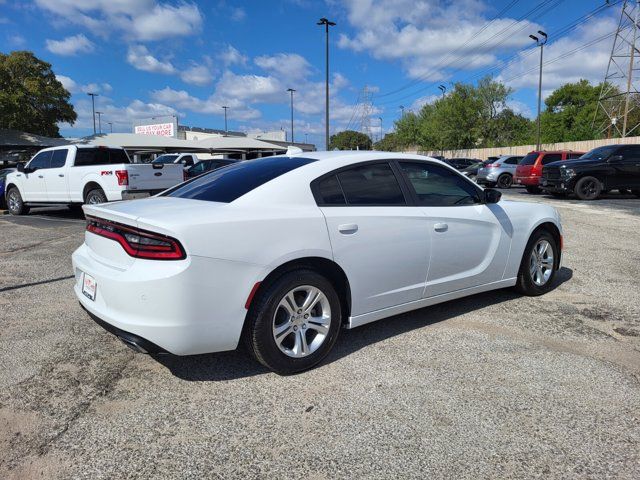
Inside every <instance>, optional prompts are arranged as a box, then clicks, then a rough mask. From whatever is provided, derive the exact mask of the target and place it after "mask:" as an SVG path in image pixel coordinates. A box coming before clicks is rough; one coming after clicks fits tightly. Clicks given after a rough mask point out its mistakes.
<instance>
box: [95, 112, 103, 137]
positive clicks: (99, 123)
mask: <svg viewBox="0 0 640 480" xmlns="http://www.w3.org/2000/svg"><path fill="white" fill-rule="evenodd" d="M96 115H98V133H102V117H101V115H102V112H96Z"/></svg>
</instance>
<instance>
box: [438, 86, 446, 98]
mask: <svg viewBox="0 0 640 480" xmlns="http://www.w3.org/2000/svg"><path fill="white" fill-rule="evenodd" d="M438 90H440V91H441V92H442V98H444V94H445V93H446V92H447V87H445V86H444V85H438Z"/></svg>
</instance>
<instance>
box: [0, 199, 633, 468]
mask: <svg viewBox="0 0 640 480" xmlns="http://www.w3.org/2000/svg"><path fill="white" fill-rule="evenodd" d="M505 195H506V197H510V198H515V199H518V200H520V199H527V200H531V199H533V200H534V201H541V202H546V203H551V204H553V205H554V206H557V207H558V208H559V209H560V212H561V214H562V217H563V223H564V228H565V246H566V254H565V257H564V268H563V269H562V271H561V272H560V275H559V279H558V285H557V287H556V288H555V289H554V290H553V291H552V292H551V293H549V294H547V295H545V296H544V297H540V298H525V297H520V296H518V295H517V294H515V293H513V292H512V291H509V290H503V291H496V292H490V293H487V294H482V295H477V296H473V297H469V298H466V299H462V300H456V301H453V302H449V303H446V304H442V305H438V306H434V307H430V308H425V309H422V310H419V311H415V312H411V313H408V314H404V315H400V316H397V317H393V318H391V319H388V320H383V321H380V322H377V323H374V324H370V325H366V326H364V327H361V328H359V329H355V330H352V331H343V332H342V333H341V337H340V339H339V340H338V343H337V345H336V348H335V351H334V352H333V353H332V354H331V355H330V358H329V359H328V360H327V361H325V362H324V364H323V365H321V366H320V367H319V368H316V369H314V370H312V371H309V372H305V373H303V374H300V375H296V376H293V377H280V376H278V375H275V374H272V373H270V372H267V371H266V370H265V369H263V368H262V367H261V366H259V365H258V364H256V363H254V362H253V361H252V360H251V359H249V358H248V357H247V356H246V355H245V354H244V353H242V352H229V353H221V354H212V355H201V356H195V357H170V356H164V357H157V358H153V357H150V356H145V355H140V354H134V353H133V352H132V351H130V350H129V349H127V348H126V347H125V346H124V345H123V344H122V343H120V342H119V341H118V340H116V339H115V338H114V337H112V336H111V335H109V334H107V333H106V332H104V331H103V330H101V329H100V328H99V327H98V326H97V325H95V324H94V323H93V322H92V321H91V320H90V319H89V318H88V317H87V316H86V315H85V314H84V313H83V311H82V310H81V309H80V308H79V306H78V304H77V302H76V301H75V300H74V296H73V293H72V291H71V287H72V281H73V280H72V279H71V277H70V275H71V268H70V258H69V257H70V254H71V252H72V251H73V250H74V249H75V248H76V247H77V246H78V245H79V244H80V243H81V242H82V230H83V228H84V223H83V221H82V220H81V219H79V218H77V217H74V216H73V215H72V214H69V213H67V212H66V211H52V210H41V211H40V212H36V213H34V214H33V215H30V216H29V217H26V218H19V219H15V218H12V217H8V216H6V215H4V216H3V215H0V327H1V329H2V330H1V332H2V334H1V335H0V478H3V479H25V478H48V479H50V478H74V479H85V478H86V479H111V478H141V479H149V478H172V479H173V478H257V477H267V476H269V477H271V478H300V477H309V478H315V479H323V478H394V477H396V478H400V477H402V478H429V477H435V478H459V479H464V478H470V479H472V478H473V479H476V478H495V477H498V478H536V477H543V476H544V477H546V478H563V479H565V478H580V479H584V478H594V479H595V478H597V479H602V478H630V479H631V478H634V479H637V478H640V294H639V293H638V292H639V291H640V276H639V275H638V273H639V272H640V268H639V266H640V249H639V246H640V200H637V199H633V198H630V197H628V198H620V197H614V196H612V197H610V198H608V199H605V200H600V201H597V202H592V203H579V202H577V201H571V200H565V201H561V200H555V199H551V198H547V197H544V196H529V195H526V194H524V193H523V192H522V190H517V189H514V190H510V191H508V192H505Z"/></svg>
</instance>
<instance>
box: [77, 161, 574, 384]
mask: <svg viewBox="0 0 640 480" xmlns="http://www.w3.org/2000/svg"><path fill="white" fill-rule="evenodd" d="M84 211H85V214H86V217H87V229H86V233H85V241H84V244H83V245H82V246H81V247H80V248H78V250H76V252H75V253H74V254H73V268H74V271H75V276H76V284H75V293H76V295H77V297H78V299H79V300H80V303H81V304H82V306H83V307H84V309H85V310H86V311H87V312H88V313H89V314H90V316H91V317H92V318H93V319H94V320H95V321H96V322H98V323H99V324H100V325H101V326H103V327H104V328H105V329H107V330H108V331H110V332H111V333H114V334H115V335H117V336H118V337H120V338H121V339H122V340H123V341H124V342H125V343H127V344H128V345H129V346H131V347H132V348H134V349H135V350H137V351H140V352H148V353H171V354H176V355H190V354H199V353H206V352H217V351H223V350H232V349H235V348H236V347H237V345H238V343H239V341H240V340H241V339H242V340H243V341H244V342H245V343H246V345H247V346H248V347H249V350H250V351H251V352H252V353H253V354H254V356H255V357H256V359H257V360H258V361H260V362H261V363H262V364H264V365H265V366H267V367H268V368H270V369H272V370H274V371H276V372H278V373H283V374H286V373H294V372H298V371H301V370H304V369H308V368H310V367H312V366H314V365H315V364H317V363H318V362H320V361H321V360H322V359H323V358H324V357H325V356H326V355H327V354H328V353H329V351H330V350H331V348H332V347H333V345H334V344H335V342H336V339H337V338H338V334H339V332H340V329H341V327H346V328H354V327H358V326H360V325H363V324H365V323H369V322H373V321H376V320H380V319H382V318H385V317H389V316H392V315H396V314H399V313H402V312H407V311H409V310H414V309H418V308H422V307H426V306H429V305H433V304H436V303H440V302H445V301H448V300H452V299H456V298H459V297H463V296H466V295H472V294H476V293H479V292H485V291H488V290H493V289H498V288H504V287H514V286H515V287H516V289H517V290H518V291H519V292H521V293H522V294H525V295H540V294H543V293H545V292H547V291H549V290H550V289H551V288H552V284H553V281H554V276H555V273H556V272H557V270H558V269H559V268H560V255H561V250H562V230H561V226H560V218H559V216H558V213H557V211H556V210H555V209H554V208H552V207H549V206H545V205H541V204H533V203H523V202H510V201H500V193H499V192H498V191H495V190H491V189H485V190H483V189H482V188H480V187H479V186H478V185H476V184H475V183H473V182H472V181H471V180H469V179H467V178H466V177H465V176H463V175H461V174H460V173H458V172H457V171H456V170H454V169H453V168H451V167H449V166H447V165H445V164H444V163H442V162H440V161H437V160H434V159H431V158H428V157H423V156H416V155H406V154H399V153H384V152H315V153H304V154H302V153H297V154H291V155H285V156H277V157H268V158H263V159H259V160H253V161H249V162H242V163H238V164H236V165H232V166H229V167H226V168H223V169H220V170H216V171H213V172H210V173H208V174H205V175H202V176H199V177H196V178H194V179H192V180H189V181H187V182H185V183H183V184H181V185H178V186H177V187H174V188H173V189H170V190H167V191H165V192H164V193H162V194H160V195H159V196H156V197H152V198H148V199H142V200H133V201H127V202H117V203H110V204H108V205H107V204H104V205H85V206H84Z"/></svg>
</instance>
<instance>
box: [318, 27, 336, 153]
mask: <svg viewBox="0 0 640 480" xmlns="http://www.w3.org/2000/svg"><path fill="white" fill-rule="evenodd" d="M318 25H324V29H325V32H326V54H325V58H326V66H325V119H324V123H325V144H326V146H325V148H326V149H327V150H329V27H334V26H335V25H336V24H335V22H332V21H330V20H328V19H326V18H325V17H322V18H321V19H320V20H319V21H318Z"/></svg>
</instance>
